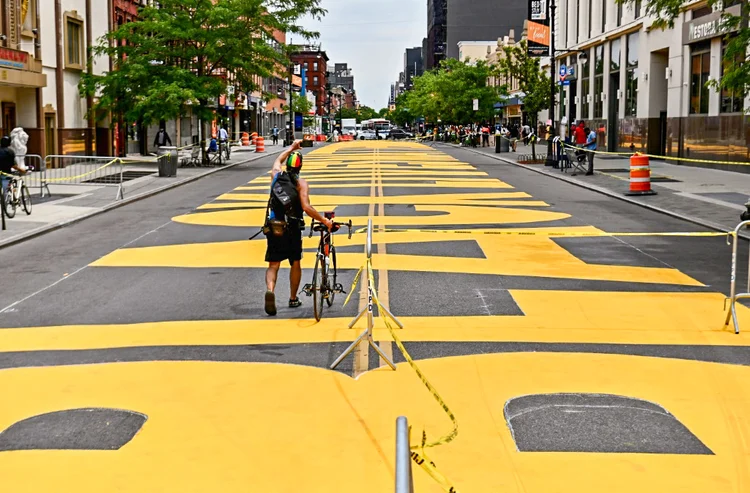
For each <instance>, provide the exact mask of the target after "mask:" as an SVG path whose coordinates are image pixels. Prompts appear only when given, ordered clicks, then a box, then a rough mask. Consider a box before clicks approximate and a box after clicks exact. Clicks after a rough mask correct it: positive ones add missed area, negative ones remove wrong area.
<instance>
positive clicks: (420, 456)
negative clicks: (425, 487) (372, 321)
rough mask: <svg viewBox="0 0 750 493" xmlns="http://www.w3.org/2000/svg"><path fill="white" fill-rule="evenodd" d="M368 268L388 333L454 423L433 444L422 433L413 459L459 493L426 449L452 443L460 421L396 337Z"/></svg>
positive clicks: (368, 263)
mask: <svg viewBox="0 0 750 493" xmlns="http://www.w3.org/2000/svg"><path fill="white" fill-rule="evenodd" d="M365 264H366V266H367V276H368V278H369V281H370V289H371V292H372V299H373V301H374V302H375V305H376V306H377V307H378V310H379V311H380V315H381V317H382V318H383V321H384V322H385V326H386V327H387V328H388V331H389V332H390V333H391V337H392V338H393V341H394V342H395V343H396V347H398V349H399V351H401V354H402V355H403V356H404V359H406V362H407V363H408V364H409V366H410V367H411V368H412V369H413V370H414V372H415V373H416V374H417V376H418V377H419V379H420V380H421V381H422V383H423V384H424V386H425V387H426V388H427V390H428V391H429V392H430V394H432V397H434V398H435V400H436V401H437V402H438V404H440V407H441V408H442V409H443V411H445V414H446V415H447V416H448V418H449V419H450V420H451V423H453V429H452V430H451V431H450V432H449V433H448V434H446V435H444V436H442V437H440V438H438V439H437V440H435V441H433V442H428V441H427V433H426V432H425V431H422V441H421V443H420V444H419V445H414V446H412V447H411V450H412V453H411V458H412V460H413V461H414V462H415V463H416V464H417V465H418V466H420V467H421V468H422V469H423V470H424V471H425V472H426V473H427V474H428V475H430V477H432V478H433V479H434V480H435V481H436V482H437V483H438V484H440V486H441V487H442V488H443V490H445V491H447V492H448V493H457V490H456V489H455V488H454V487H453V486H451V484H450V482H449V481H448V480H447V479H446V478H445V476H443V475H442V474H440V473H439V472H438V470H437V466H436V465H435V463H434V462H432V461H431V460H429V459H428V458H427V455H426V454H425V452H424V449H425V448H429V447H437V446H438V445H443V444H446V443H450V442H451V441H452V440H453V439H454V438H456V437H457V436H458V421H457V420H456V416H455V415H454V414H453V412H452V411H451V410H450V408H449V407H448V405H447V404H446V403H445V400H443V398H442V397H441V396H440V394H439V393H438V391H437V389H435V387H434V386H433V385H432V384H431V383H430V381H429V380H427V377H426V376H425V375H424V373H422V370H420V369H419V366H417V364H416V363H415V362H414V359H413V358H412V357H411V355H410V354H409V352H408V351H407V350H406V347H404V344H403V343H402V342H401V339H399V337H398V335H396V331H395V329H394V328H393V326H392V325H391V323H390V321H389V316H388V310H386V309H385V308H384V307H383V305H382V304H381V303H380V300H379V299H378V293H377V291H376V289H375V274H374V273H373V270H372V261H371V260H370V259H368V260H367V261H366V262H365Z"/></svg>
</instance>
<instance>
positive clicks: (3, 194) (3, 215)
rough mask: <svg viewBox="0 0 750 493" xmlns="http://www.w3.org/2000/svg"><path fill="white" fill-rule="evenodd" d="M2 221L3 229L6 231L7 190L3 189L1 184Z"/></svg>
mask: <svg viewBox="0 0 750 493" xmlns="http://www.w3.org/2000/svg"><path fill="white" fill-rule="evenodd" d="M0 221H2V230H3V231H5V230H6V229H7V227H6V226H5V190H3V189H2V185H0Z"/></svg>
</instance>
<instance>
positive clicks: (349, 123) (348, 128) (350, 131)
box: [341, 118, 357, 136]
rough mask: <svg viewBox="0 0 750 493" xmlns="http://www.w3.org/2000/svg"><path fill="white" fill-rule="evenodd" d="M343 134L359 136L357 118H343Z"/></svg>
mask: <svg viewBox="0 0 750 493" xmlns="http://www.w3.org/2000/svg"><path fill="white" fill-rule="evenodd" d="M341 133H342V134H344V135H354V136H356V135H357V119H356V118H342V119H341Z"/></svg>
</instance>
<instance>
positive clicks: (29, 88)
mask: <svg viewBox="0 0 750 493" xmlns="http://www.w3.org/2000/svg"><path fill="white" fill-rule="evenodd" d="M3 7H4V8H3V9H2V11H0V26H2V30H1V31H0V33H2V36H0V108H1V111H2V120H0V131H1V132H2V134H3V135H8V134H10V132H11V131H12V130H13V128H15V127H17V126H21V127H23V128H24V129H25V131H26V133H28V134H29V142H28V153H29V154H39V153H42V152H43V151H44V113H43V111H42V109H43V106H44V103H43V92H42V91H43V88H44V87H45V86H46V85H47V78H48V75H47V74H46V73H44V72H43V69H42V60H43V56H42V55H43V53H42V50H41V46H40V45H39V43H40V42H41V40H42V39H44V38H43V37H42V28H41V25H42V23H41V19H40V15H41V13H42V11H43V10H49V9H42V7H43V6H42V5H40V2H39V1H38V0H27V1H25V2H3ZM45 37H46V38H48V39H50V42H54V39H55V35H54V31H50V30H49V29H47V30H46V33H45ZM52 56H53V57H54V53H53V54H52Z"/></svg>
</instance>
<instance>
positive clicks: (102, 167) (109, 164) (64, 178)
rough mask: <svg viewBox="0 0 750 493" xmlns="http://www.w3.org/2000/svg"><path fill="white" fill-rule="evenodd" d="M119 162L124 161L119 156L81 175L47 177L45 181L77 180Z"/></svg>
mask: <svg viewBox="0 0 750 493" xmlns="http://www.w3.org/2000/svg"><path fill="white" fill-rule="evenodd" d="M118 162H119V163H122V162H123V161H122V160H121V159H119V158H117V159H113V160H112V161H110V162H108V163H107V164H105V165H104V166H100V167H98V168H96V169H94V170H91V171H88V172H86V173H83V174H80V175H76V176H65V177H63V178H46V179H45V180H44V181H45V182H50V181H69V180H77V179H78V178H83V177H84V176H88V175H91V174H93V173H96V172H97V171H99V170H103V169H104V168H107V167H109V166H112V165H113V164H115V163H118Z"/></svg>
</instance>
